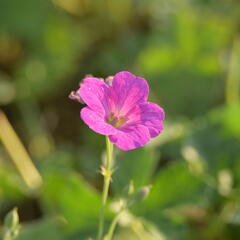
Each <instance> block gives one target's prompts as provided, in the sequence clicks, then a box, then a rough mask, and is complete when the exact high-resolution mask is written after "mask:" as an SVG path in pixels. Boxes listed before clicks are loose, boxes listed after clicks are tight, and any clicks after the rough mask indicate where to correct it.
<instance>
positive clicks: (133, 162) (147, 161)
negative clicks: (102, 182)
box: [112, 148, 157, 194]
mask: <svg viewBox="0 0 240 240" xmlns="http://www.w3.org/2000/svg"><path fill="white" fill-rule="evenodd" d="M156 160H157V159H156V158H155V155H154V154H153V152H152V151H151V150H150V149H147V148H138V149H135V150H132V151H128V152H121V153H119V154H118V155H117V156H116V164H115V165H116V168H117V170H116V171H115V172H114V174H113V183H112V188H113V190H114V192H115V193H117V194H121V193H122V190H123V189H124V188H125V186H126V185H128V184H129V182H130V181H131V180H132V181H133V183H134V186H135V187H136V188H138V187H140V186H144V185H147V184H149V183H150V181H151V176H152V174H153V172H154V169H155V165H156Z"/></svg>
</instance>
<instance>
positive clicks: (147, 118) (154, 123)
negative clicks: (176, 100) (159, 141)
mask: <svg viewBox="0 0 240 240" xmlns="http://www.w3.org/2000/svg"><path fill="white" fill-rule="evenodd" d="M128 118H129V120H128V122H127V123H126V124H127V125H129V124H130V125H131V124H141V125H143V126H146V127H147V128H148V129H149V133H150V136H151V138H153V137H156V136H157V135H159V134H160V132H161V131H162V130H163V120H164V111H163V109H162V108H161V107H160V106H158V105H157V104H155V103H151V102H145V103H142V104H139V105H137V106H135V107H134V108H133V109H132V110H131V111H130V112H129V113H128Z"/></svg>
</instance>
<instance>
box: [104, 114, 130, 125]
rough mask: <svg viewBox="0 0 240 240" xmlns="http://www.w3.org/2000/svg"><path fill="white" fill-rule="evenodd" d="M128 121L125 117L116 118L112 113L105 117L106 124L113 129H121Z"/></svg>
mask: <svg viewBox="0 0 240 240" xmlns="http://www.w3.org/2000/svg"><path fill="white" fill-rule="evenodd" d="M127 120H128V118H127V117H125V116H116V115H115V114H114V113H110V114H109V115H108V116H107V117H106V122H107V123H109V124H111V125H112V126H114V127H115V128H119V127H121V126H122V125H123V124H124V123H125V122H126V121H127Z"/></svg>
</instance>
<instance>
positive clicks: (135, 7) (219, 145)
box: [0, 0, 240, 240]
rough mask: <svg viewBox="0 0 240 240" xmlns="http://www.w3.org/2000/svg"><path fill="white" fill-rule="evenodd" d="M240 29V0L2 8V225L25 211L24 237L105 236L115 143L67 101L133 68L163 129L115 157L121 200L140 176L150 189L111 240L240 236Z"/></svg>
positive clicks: (97, 0) (30, 0)
mask: <svg viewBox="0 0 240 240" xmlns="http://www.w3.org/2000/svg"><path fill="white" fill-rule="evenodd" d="M239 33H240V2H239V1H238V0H105V1H104V0H52V1H50V0H41V1H40V0H39V1H36V0H24V1H19V0H1V1H0V107H1V108H0V109H1V110H0V140H1V142H0V218H1V221H2V220H3V218H4V216H5V215H6V213H7V212H9V210H11V209H12V208H13V207H15V206H17V207H18V212H19V215H20V220H21V224H22V228H21V231H20V236H19V237H18V240H30V239H31V240H32V239H35V240H43V239H51V240H82V239H87V238H88V237H95V234H96V229H97V221H98V212H99V205H100V192H101V186H102V177H101V175H100V174H99V171H98V170H99V166H100V164H101V161H102V159H103V157H104V144H105V141H104V137H103V136H100V135H97V134H95V133H94V132H92V131H90V130H89V129H88V128H87V126H85V125H84V124H83V123H82V121H81V120H80V118H79V110H80V108H81V107H82V106H81V105H80V104H79V103H77V102H73V101H71V100H69V99H68V94H69V93H70V92H71V90H74V89H77V88H78V85H79V82H80V80H81V79H82V78H83V77H84V76H85V75H86V74H93V75H94V76H99V77H107V76H109V75H114V74H115V73H116V72H119V71H122V70H127V71H131V72H133V73H134V74H136V75H139V76H142V77H144V78H146V79H147V80H148V82H149V85H150V89H151V95H150V100H151V101H154V102H157V103H158V104H160V105H161V106H162V107H163V108H164V109H165V112H166V121H165V131H164V132H163V133H162V134H161V135H160V136H159V137H157V138H156V139H154V140H153V141H151V142H150V143H149V144H148V145H147V146H146V147H143V148H141V149H137V150H133V151H129V152H123V151H120V150H118V149H116V154H115V165H116V167H117V171H116V172H115V173H114V176H113V178H114V180H113V182H112V186H111V192H110V195H111V197H110V198H111V200H114V199H117V198H118V197H119V196H120V195H121V192H122V189H123V188H124V187H125V186H126V185H127V184H128V183H129V181H130V180H131V179H132V180H133V181H134V183H135V186H137V187H138V186H142V185H148V184H152V185H153V187H152V189H151V193H150V195H149V196H148V198H147V199H146V200H145V201H144V202H141V203H139V204H137V205H135V206H134V207H132V208H131V209H130V210H129V212H128V213H126V214H125V215H124V216H123V217H122V219H121V221H120V226H119V227H118V229H117V231H116V235H115V238H114V239H115V240H120V239H125V240H128V239H129V240H138V239H139V240H143V239H144V240H233V239H234V240H238V239H240V106H239V101H240V97H239V90H240V35H239ZM7 119H8V120H7ZM13 129H14V130H13ZM17 136H18V137H17ZM20 142H21V144H20ZM24 149H25V150H26V152H27V153H26V152H25V150H24ZM112 217H113V212H112V210H111V206H110V207H109V212H108V216H107V220H108V221H110V220H111V219H112ZM1 229H3V227H1Z"/></svg>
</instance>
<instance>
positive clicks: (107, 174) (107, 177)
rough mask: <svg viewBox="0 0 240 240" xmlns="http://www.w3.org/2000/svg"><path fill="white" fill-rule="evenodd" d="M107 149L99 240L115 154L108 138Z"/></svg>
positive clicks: (103, 170) (100, 239)
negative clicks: (112, 159) (113, 154)
mask: <svg viewBox="0 0 240 240" xmlns="http://www.w3.org/2000/svg"><path fill="white" fill-rule="evenodd" d="M106 148H107V164H106V168H105V167H103V168H102V174H103V177H104V184H103V193H102V204H101V209H100V216H99V226H98V237H97V239H98V240H102V236H103V230H104V220H105V208H106V203H107V197H108V191H109V185H110V181H111V176H112V170H111V158H112V152H113V144H112V143H111V142H110V140H109V138H108V137H106Z"/></svg>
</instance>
